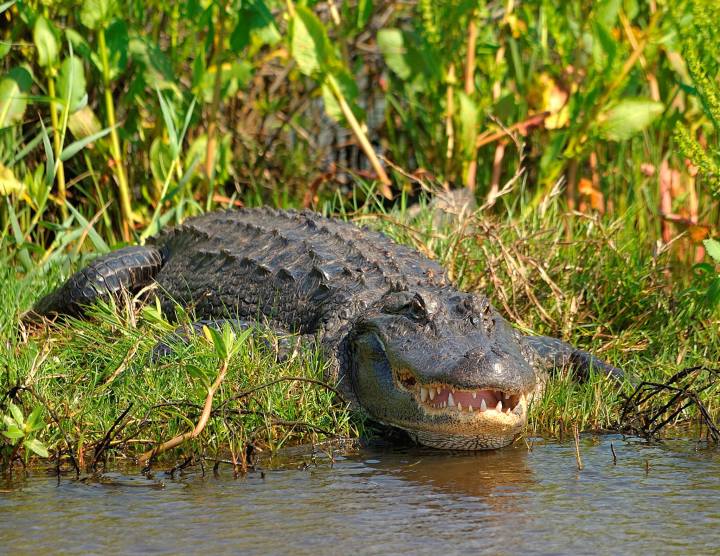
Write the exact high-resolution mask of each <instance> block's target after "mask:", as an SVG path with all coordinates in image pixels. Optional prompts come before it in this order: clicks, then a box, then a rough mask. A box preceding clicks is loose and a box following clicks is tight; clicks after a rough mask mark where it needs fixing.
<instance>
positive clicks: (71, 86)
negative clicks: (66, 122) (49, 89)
mask: <svg viewBox="0 0 720 556" xmlns="http://www.w3.org/2000/svg"><path fill="white" fill-rule="evenodd" d="M57 84H58V89H57V90H58V93H57V94H58V96H59V97H60V100H61V101H62V102H63V103H67V104H68V109H69V110H70V113H73V112H75V111H76V110H79V109H80V108H82V107H83V106H84V105H85V104H86V103H87V100H86V95H87V92H86V91H85V88H86V86H87V83H86V81H85V68H83V63H82V61H81V60H80V58H78V57H77V56H68V57H67V58H65V59H64V60H63V62H62V64H60V73H59V74H58V78H57Z"/></svg>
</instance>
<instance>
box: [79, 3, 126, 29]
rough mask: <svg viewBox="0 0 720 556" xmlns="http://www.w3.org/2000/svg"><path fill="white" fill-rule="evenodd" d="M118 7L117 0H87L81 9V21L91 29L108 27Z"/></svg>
mask: <svg viewBox="0 0 720 556" xmlns="http://www.w3.org/2000/svg"><path fill="white" fill-rule="evenodd" d="M116 8H117V4H116V2H115V0H85V1H84V2H83V3H82V8H81V9H80V21H81V22H82V24H83V25H84V26H85V27H88V28H89V29H99V28H101V27H107V24H108V23H109V22H110V20H111V19H112V16H113V14H114V13H115V10H116Z"/></svg>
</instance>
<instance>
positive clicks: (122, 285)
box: [27, 245, 163, 318]
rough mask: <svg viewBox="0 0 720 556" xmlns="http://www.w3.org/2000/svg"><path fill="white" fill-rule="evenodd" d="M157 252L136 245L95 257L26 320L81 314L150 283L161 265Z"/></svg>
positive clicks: (30, 313)
mask: <svg viewBox="0 0 720 556" xmlns="http://www.w3.org/2000/svg"><path fill="white" fill-rule="evenodd" d="M162 264H163V261H162V256H161V254H160V251H159V250H158V249H155V248H154V247H145V246H141V245H135V246H132V247H123V248H122V249H118V250H117V251H113V252H112V253H108V254H106V255H103V256H101V257H98V258H97V259H95V260H94V261H92V262H91V263H90V264H89V265H88V266H86V267H85V268H83V269H82V270H79V271H78V272H76V273H75V274H73V275H72V276H71V277H70V278H69V279H68V280H67V282H65V283H64V284H63V285H62V286H60V287H59V288H58V289H56V290H55V291H53V292H51V293H50V294H49V295H46V296H45V297H43V298H42V299H41V300H40V301H38V302H37V304H36V305H35V307H34V308H33V309H32V311H30V312H29V313H28V315H27V316H28V317H29V318H32V317H33V316H38V315H53V314H55V315H62V314H68V315H81V314H83V313H84V311H85V308H86V307H87V306H88V305H92V304H93V303H95V302H96V301H98V300H101V299H102V300H107V299H110V298H111V297H113V296H118V295H119V294H120V293H121V292H123V291H128V292H131V293H135V292H137V291H139V290H141V289H142V288H144V287H145V286H148V285H150V284H151V283H152V281H153V278H154V277H155V275H156V274H157V273H158V271H159V270H160V267H161V266H162Z"/></svg>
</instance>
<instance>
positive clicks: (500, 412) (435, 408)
mask: <svg viewBox="0 0 720 556" xmlns="http://www.w3.org/2000/svg"><path fill="white" fill-rule="evenodd" d="M396 378H397V381H398V382H399V385H400V387H401V388H402V389H403V390H405V391H407V392H409V393H410V394H411V395H412V396H413V397H414V398H415V401H416V403H417V404H418V406H420V407H421V408H422V409H423V410H424V411H425V412H426V413H429V414H438V413H450V412H455V413H468V414H486V415H484V417H492V418H498V417H504V416H507V417H512V416H514V417H523V414H524V411H525V408H526V407H527V397H526V395H525V393H524V392H520V393H511V392H504V391H502V390H498V389H494V388H475V389H463V388H457V387H455V386H450V385H447V384H441V383H431V384H421V383H419V382H417V380H416V379H415V377H414V376H413V375H412V374H411V373H398V375H397V377H396Z"/></svg>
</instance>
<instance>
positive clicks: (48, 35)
mask: <svg viewBox="0 0 720 556" xmlns="http://www.w3.org/2000/svg"><path fill="white" fill-rule="evenodd" d="M33 42H34V43H35V48H37V54H38V64H39V65H41V66H43V67H45V66H50V65H52V64H54V63H55V62H56V61H57V57H58V43H57V39H56V38H55V33H54V31H53V28H52V25H51V24H50V22H49V21H48V20H47V19H45V18H44V17H43V16H39V17H38V18H37V19H36V20H35V27H33Z"/></svg>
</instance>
